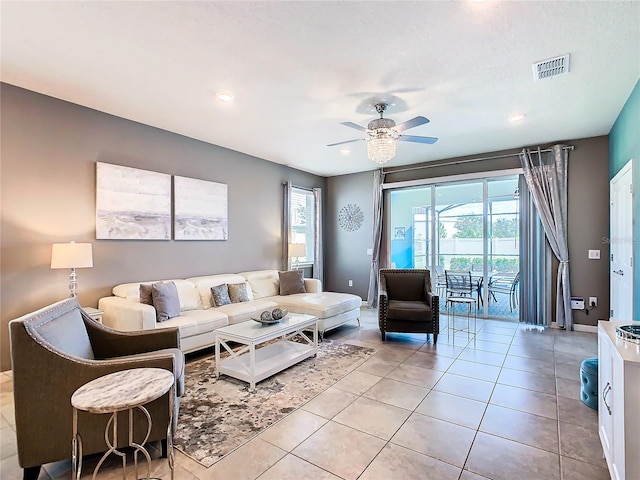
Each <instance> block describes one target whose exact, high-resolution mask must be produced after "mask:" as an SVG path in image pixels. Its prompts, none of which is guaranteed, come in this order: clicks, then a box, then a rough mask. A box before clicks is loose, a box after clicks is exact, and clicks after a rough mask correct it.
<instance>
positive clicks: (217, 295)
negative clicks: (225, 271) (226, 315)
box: [211, 283, 231, 307]
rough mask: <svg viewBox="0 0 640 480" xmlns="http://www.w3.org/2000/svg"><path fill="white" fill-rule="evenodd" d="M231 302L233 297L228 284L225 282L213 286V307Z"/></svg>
mask: <svg viewBox="0 0 640 480" xmlns="http://www.w3.org/2000/svg"><path fill="white" fill-rule="evenodd" d="M230 303H231V299H230V298H229V289H228V288H227V284H226V283H223V284H222V285H216V286H215V287H211V306H212V307H221V306H223V305H229V304H230Z"/></svg>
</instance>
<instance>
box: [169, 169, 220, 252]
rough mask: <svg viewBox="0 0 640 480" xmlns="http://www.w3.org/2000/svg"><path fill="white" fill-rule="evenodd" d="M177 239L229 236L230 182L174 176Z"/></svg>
mask: <svg viewBox="0 0 640 480" xmlns="http://www.w3.org/2000/svg"><path fill="white" fill-rule="evenodd" d="M173 189H174V237H173V238H174V239H176V240H227V239H228V238H229V219H228V209H227V185H226V184H224V183H217V182H209V181H206V180H197V179H195V178H187V177H178V176H174V177H173Z"/></svg>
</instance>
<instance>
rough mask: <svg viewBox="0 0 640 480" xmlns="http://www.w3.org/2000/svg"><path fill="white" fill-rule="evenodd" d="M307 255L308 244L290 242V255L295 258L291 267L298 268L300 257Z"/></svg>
mask: <svg viewBox="0 0 640 480" xmlns="http://www.w3.org/2000/svg"><path fill="white" fill-rule="evenodd" d="M306 256H307V246H306V245H305V244H304V243H290V244H289V257H291V258H295V261H294V262H291V268H292V269H293V270H295V269H297V268H298V259H299V258H300V257H306Z"/></svg>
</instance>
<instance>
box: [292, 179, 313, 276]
mask: <svg viewBox="0 0 640 480" xmlns="http://www.w3.org/2000/svg"><path fill="white" fill-rule="evenodd" d="M290 202H291V204H290V206H289V207H290V211H291V227H290V228H291V230H290V231H289V243H302V244H304V245H305V250H306V254H305V256H304V257H299V258H298V263H306V264H310V263H313V262H314V257H313V254H314V244H313V239H314V237H315V235H314V233H315V232H314V230H315V222H314V218H315V211H314V200H313V192H312V191H310V190H304V189H302V188H296V187H293V188H292V189H291V197H290Z"/></svg>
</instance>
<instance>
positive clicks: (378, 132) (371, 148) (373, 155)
mask: <svg viewBox="0 0 640 480" xmlns="http://www.w3.org/2000/svg"><path fill="white" fill-rule="evenodd" d="M387 106H388V105H387V104H386V103H376V104H375V109H376V112H378V113H379V114H380V118H376V119H375V120H371V121H370V122H369V124H368V125H367V127H366V128H365V127H362V126H360V125H356V124H355V123H353V122H342V123H341V125H344V126H345V127H350V128H355V129H356V130H360V131H361V132H365V133H366V134H367V137H366V138H356V139H354V140H347V141H345V142H338V143H331V144H329V145H327V147H334V146H336V145H343V144H345V143H351V142H359V141H361V140H366V141H367V155H368V157H369V159H370V160H373V161H374V162H378V163H386V162H388V161H389V160H391V159H392V158H393V157H395V156H396V141H397V140H401V141H403V142H416V143H427V144H433V143H436V142H437V141H438V139H437V138H436V137H418V136H416V135H402V134H401V132H404V131H405V130H408V129H410V128H413V127H417V126H420V125H424V124H425V123H429V119H428V118H425V117H415V118H412V119H411V120H407V121H406V122H403V123H400V124H399V125H396V122H394V121H393V120H391V119H390V118H383V114H384V111H385V110H386V109H387Z"/></svg>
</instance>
